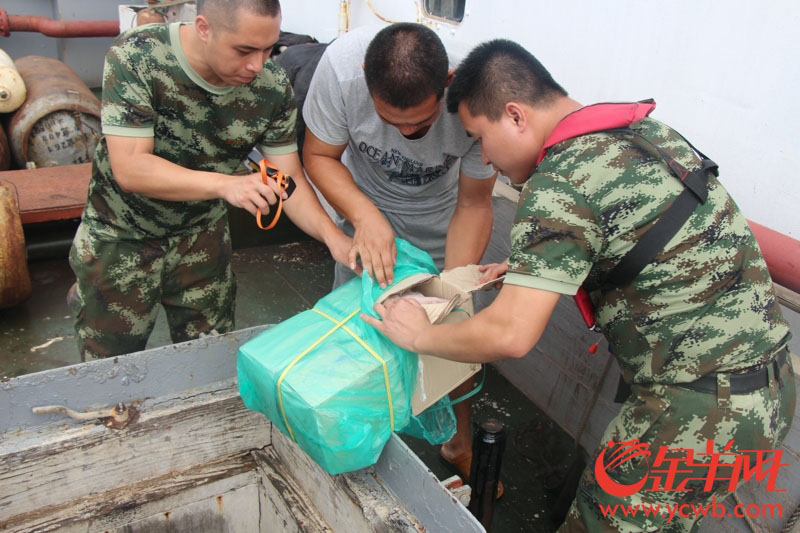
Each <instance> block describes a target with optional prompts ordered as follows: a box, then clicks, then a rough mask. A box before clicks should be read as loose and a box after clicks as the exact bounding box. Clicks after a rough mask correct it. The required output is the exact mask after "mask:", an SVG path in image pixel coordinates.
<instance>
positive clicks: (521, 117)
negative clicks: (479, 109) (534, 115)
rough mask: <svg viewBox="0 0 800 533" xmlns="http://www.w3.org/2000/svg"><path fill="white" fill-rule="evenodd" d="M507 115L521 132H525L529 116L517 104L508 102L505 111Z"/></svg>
mask: <svg viewBox="0 0 800 533" xmlns="http://www.w3.org/2000/svg"><path fill="white" fill-rule="evenodd" d="M503 110H504V111H505V115H506V116H507V117H508V118H509V119H511V121H512V122H513V123H514V126H515V127H517V128H519V129H520V130H524V129H525V128H526V127H527V125H528V114H527V113H525V110H524V109H523V108H522V106H521V105H519V104H518V103H517V102H508V103H506V105H505V108H504V109H503Z"/></svg>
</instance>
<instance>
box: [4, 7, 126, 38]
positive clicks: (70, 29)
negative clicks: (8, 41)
mask: <svg viewBox="0 0 800 533" xmlns="http://www.w3.org/2000/svg"><path fill="white" fill-rule="evenodd" d="M12 31H32V32H39V33H41V34H42V35H46V36H48V37H114V36H116V35H119V21H117V20H53V19H50V18H47V17H40V16H37V15H9V14H8V13H6V10H5V9H0V34H2V35H5V36H6V37H8V36H9V35H11V32H12Z"/></svg>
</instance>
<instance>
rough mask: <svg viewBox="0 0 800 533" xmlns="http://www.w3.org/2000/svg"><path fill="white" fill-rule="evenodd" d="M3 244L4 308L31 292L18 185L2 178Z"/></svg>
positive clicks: (0, 299) (0, 287)
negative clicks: (18, 199) (18, 200)
mask: <svg viewBox="0 0 800 533" xmlns="http://www.w3.org/2000/svg"><path fill="white" fill-rule="evenodd" d="M0 243H2V246H0V309H4V308H6V307H13V306H15V305H17V304H20V303H22V302H24V301H25V300H27V299H28V298H29V297H30V295H31V278H30V276H29V275H28V262H27V256H26V251H25V236H24V235H23V233H22V222H20V219H19V207H18V204H17V193H16V188H15V187H14V185H12V184H11V183H8V182H5V181H0Z"/></svg>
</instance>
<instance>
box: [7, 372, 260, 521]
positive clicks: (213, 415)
mask: <svg viewBox="0 0 800 533" xmlns="http://www.w3.org/2000/svg"><path fill="white" fill-rule="evenodd" d="M140 408H141V415H140V417H139V420H138V421H136V422H134V423H133V424H131V425H130V426H128V427H127V428H125V429H122V430H111V429H108V428H106V427H105V426H102V425H93V424H85V425H83V426H78V427H75V428H69V427H66V428H64V429H63V430H62V429H60V428H58V427H54V428H53V430H52V431H50V432H49V433H48V434H40V435H38V436H37V438H36V439H31V440H26V441H21V442H15V443H12V444H10V445H9V444H4V446H3V448H2V455H0V524H2V523H3V522H5V521H8V520H11V519H12V518H13V517H15V516H18V515H23V514H26V513H30V512H33V511H37V510H40V509H46V508H48V507H57V506H59V505H62V504H63V503H64V502H68V501H73V500H79V499H81V498H85V497H87V496H88V494H90V493H98V492H106V491H109V490H113V489H116V488H119V487H120V486H121V485H122V484H124V485H129V484H132V483H137V482H139V481H145V480H148V479H153V478H158V477H160V476H163V475H166V474H169V473H172V472H182V471H185V470H187V469H189V468H191V467H193V466H195V465H201V464H205V463H209V462H212V461H217V460H220V459H223V458H227V457H234V456H237V455H240V454H242V453H244V452H248V451H249V450H252V449H254V448H261V447H263V446H265V445H267V444H269V443H270V434H269V429H270V424H269V423H268V422H267V421H266V419H265V418H264V417H263V416H262V415H260V414H259V413H256V412H253V411H250V410H248V409H246V408H245V407H244V405H243V404H242V401H241V399H240V398H239V395H238V390H237V388H236V386H235V384H231V383H230V382H228V383H227V384H226V387H225V388H222V389H217V390H210V391H205V392H203V393H198V394H197V395H195V396H191V397H188V398H187V397H184V398H180V399H175V400H173V401H167V402H164V399H163V398H162V399H157V400H148V401H145V402H143V404H142V405H141V406H140Z"/></svg>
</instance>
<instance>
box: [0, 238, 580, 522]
mask: <svg viewBox="0 0 800 533" xmlns="http://www.w3.org/2000/svg"><path fill="white" fill-rule="evenodd" d="M29 269H30V274H31V278H32V283H33V295H32V297H31V298H30V300H28V301H27V302H25V303H24V304H22V305H19V306H17V307H15V308H12V309H5V310H0V379H2V378H3V377H12V376H17V375H21V374H27V373H32V372H38V371H42V370H47V369H49V368H54V367H58V366H64V365H71V364H75V363H79V362H81V361H80V356H79V355H78V352H77V348H76V345H75V334H74V331H73V329H72V318H71V317H70V315H69V312H68V310H67V305H66V298H65V297H66V293H67V290H68V289H69V287H70V285H71V284H72V282H73V281H74V276H73V274H72V271H71V270H70V269H69V266H68V264H67V261H66V259H65V258H56V259H46V260H37V261H31V262H30V265H29ZM234 269H235V271H236V274H237V280H238V299H237V307H236V327H237V328H246V327H250V326H256V325H260V324H269V323H277V322H280V321H281V320H284V319H286V318H289V317H291V316H293V315H295V314H296V313H298V312H300V311H302V310H305V309H308V308H310V307H312V306H313V304H314V303H315V302H316V301H317V300H318V299H319V298H320V297H322V296H324V295H325V294H327V293H328V292H329V290H330V287H331V283H332V281H333V274H332V272H333V262H332V260H331V258H330V256H329V255H328V253H327V250H326V249H325V248H324V247H323V246H322V245H320V244H319V243H316V242H314V241H304V242H294V243H290V244H280V245H260V246H256V247H251V248H239V249H237V250H236V251H235V254H234ZM170 342H171V341H170V339H169V333H168V329H167V327H166V321H165V320H164V317H163V313H161V314H160V315H159V319H158V321H157V324H156V327H155V330H154V332H153V335H152V336H151V338H150V342H149V344H148V348H152V347H157V346H162V345H166V344H169V343H170ZM472 412H473V420H474V421H482V420H485V419H487V418H496V419H498V420H500V421H501V422H502V423H503V424H504V425H505V428H506V432H507V433H506V434H507V445H506V451H505V454H504V456H503V460H502V474H501V479H502V480H503V482H504V484H505V495H504V496H503V498H502V499H500V500H499V501H497V502H496V505H495V509H494V517H493V521H492V531H494V532H498V533H503V532H548V531H554V530H555V527H554V526H553V524H552V523H551V509H552V507H553V505H554V504H555V502H556V500H557V492H558V491H557V488H558V487H557V486H558V481H559V480H560V479H562V478H563V474H564V472H565V470H566V468H567V465H568V464H569V462H570V460H571V458H572V456H573V455H574V454H573V453H572V450H573V447H574V446H573V443H572V441H571V439H570V437H569V436H567V435H566V434H565V433H564V432H563V431H561V430H560V429H559V428H558V427H556V426H555V425H554V424H553V423H552V422H551V421H550V420H549V419H548V418H547V417H546V416H545V415H544V414H543V413H542V412H541V411H540V410H539V409H537V408H536V406H535V405H533V404H532V403H531V402H530V401H529V400H528V399H527V398H525V397H524V396H523V395H522V394H521V393H520V392H519V391H518V390H517V389H516V388H514V387H513V386H512V385H511V384H510V383H509V382H508V381H506V379H505V378H503V376H501V375H500V374H499V372H497V371H496V370H495V369H494V367H491V366H487V371H486V378H485V382H484V385H483V389H482V390H481V392H480V393H478V394H477V395H476V396H475V397H474V399H473V405H472ZM404 440H405V441H406V442H407V444H408V445H409V446H410V447H411V448H412V449H413V450H414V452H415V453H416V454H417V455H418V456H419V457H420V458H421V459H422V461H423V462H425V464H427V465H428V467H429V468H430V469H431V470H432V471H433V473H434V474H435V475H436V476H437V477H438V478H439V479H446V478H448V477H450V476H451V475H452V473H451V472H450V471H449V470H448V469H447V468H446V466H445V465H444V464H443V463H441V462H440V460H439V455H438V447H435V446H431V445H429V444H427V443H426V442H424V441H419V440H416V439H413V438H408V437H404Z"/></svg>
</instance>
